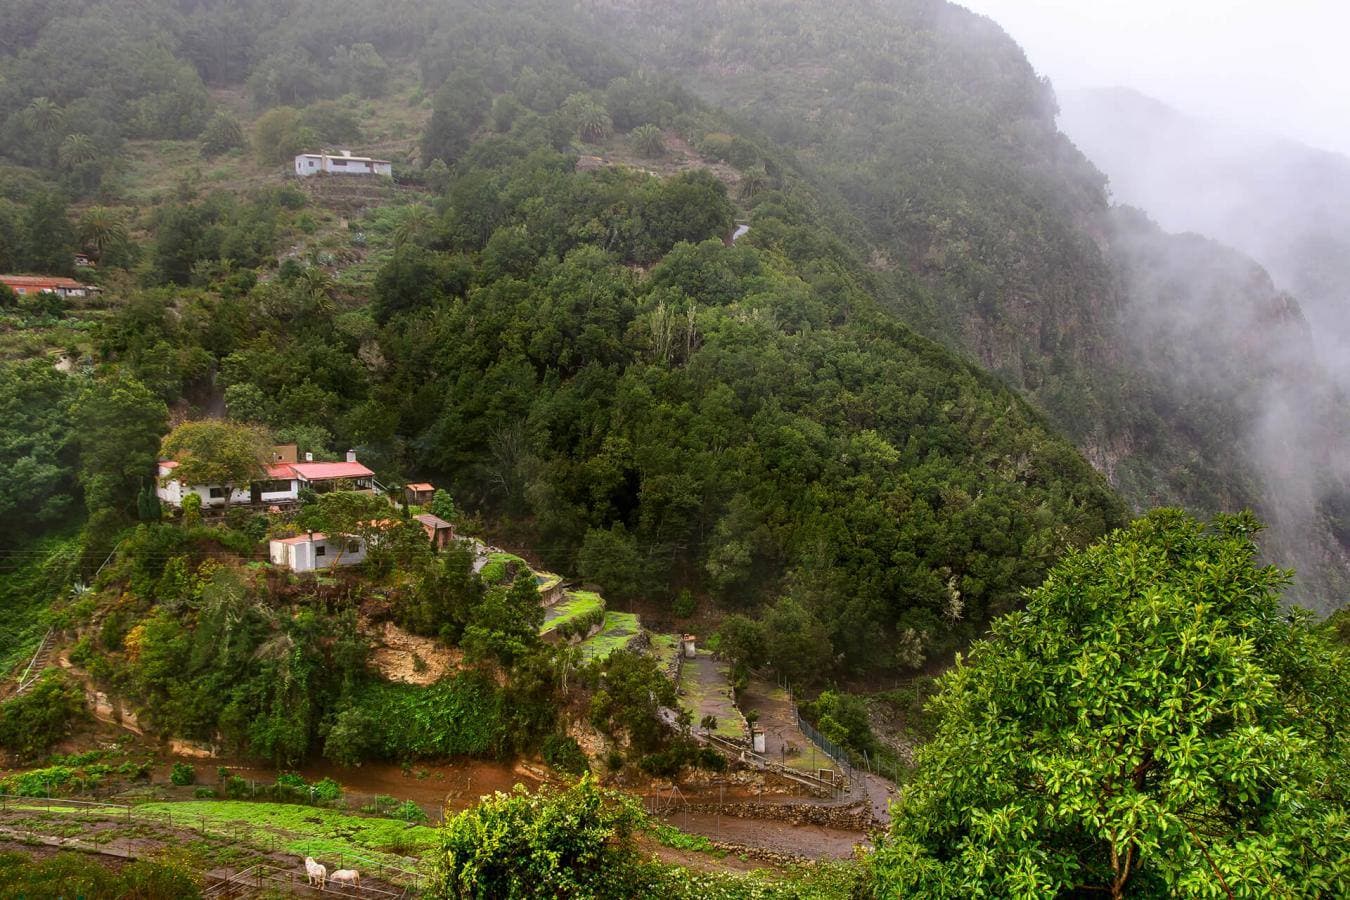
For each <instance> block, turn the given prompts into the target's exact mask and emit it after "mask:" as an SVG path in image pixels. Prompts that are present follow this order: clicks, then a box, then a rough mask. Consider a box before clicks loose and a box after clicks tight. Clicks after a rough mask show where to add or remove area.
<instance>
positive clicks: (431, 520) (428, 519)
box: [413, 513, 453, 531]
mask: <svg viewBox="0 0 1350 900" xmlns="http://www.w3.org/2000/svg"><path fill="white" fill-rule="evenodd" d="M413 518H414V519H416V520H417V521H419V522H421V523H422V524H423V525H426V526H427V527H429V528H435V529H436V530H437V531H440V530H441V529H442V528H451V527H453V526H451V524H450V523H449V522H447V521H445V520H444V519H442V518H441V517H440V516H433V515H432V514H431V513H422V514H421V515H419V516H413Z"/></svg>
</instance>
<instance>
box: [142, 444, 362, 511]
mask: <svg viewBox="0 0 1350 900" xmlns="http://www.w3.org/2000/svg"><path fill="white" fill-rule="evenodd" d="M276 451H277V452H275V453H274V454H273V457H274V460H276V459H279V460H280V461H274V462H273V463H272V464H271V465H269V466H268V467H267V478H266V479H264V480H259V481H254V482H252V483H251V484H248V485H246V486H241V485H229V484H222V485H213V484H194V485H184V484H183V483H182V482H180V481H179V480H178V479H177V478H175V477H174V474H173V473H174V470H175V469H177V468H178V463H177V462H176V461H175V460H172V459H166V460H160V463H159V487H158V488H157V489H156V491H155V492H156V493H157V494H158V495H159V499H160V502H161V503H167V504H168V505H169V506H175V507H181V506H182V505H183V498H184V497H185V496H186V495H188V494H196V495H197V496H199V497H201V498H202V507H203V508H208V509H209V508H213V507H222V506H236V505H243V504H252V505H254V506H260V505H261V506H265V505H268V504H285V503H295V502H297V501H298V500H299V499H300V492H301V491H302V490H306V489H308V490H312V491H315V492H317V493H324V492H326V491H331V490H334V489H336V488H339V487H342V488H350V489H351V490H356V491H368V492H371V493H379V490H378V488H376V486H375V473H374V472H372V471H371V470H370V469H367V468H366V467H365V466H363V465H361V464H360V463H359V462H357V461H356V451H355V450H348V451H347V460H346V462H314V461H313V459H312V457H311V455H310V454H308V453H307V454H305V457H306V458H305V461H304V462H296V461H295V450H294V445H284V446H281V447H277V448H276ZM287 457H289V460H288V459H287Z"/></svg>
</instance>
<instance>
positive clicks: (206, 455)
mask: <svg viewBox="0 0 1350 900" xmlns="http://www.w3.org/2000/svg"><path fill="white" fill-rule="evenodd" d="M271 448H272V436H271V434H270V433H269V432H268V431H267V429H265V428H262V427H260V426H257V425H242V424H239V423H237V422H222V421H219V420H214V419H207V420H203V421H200V422H184V423H183V424H181V425H179V426H178V427H177V428H175V429H174V430H173V431H171V432H169V433H168V435H166V436H165V438H164V443H163V445H162V446H161V448H160V450H161V452H162V453H163V454H164V456H165V457H166V458H168V459H173V460H177V462H178V468H177V469H176V470H175V471H174V477H176V478H177V479H178V480H179V481H181V482H182V483H183V484H217V485H245V484H248V483H249V482H250V481H254V480H256V479H259V478H262V477H263V475H265V474H266V473H267V461H268V458H269V455H270V451H271Z"/></svg>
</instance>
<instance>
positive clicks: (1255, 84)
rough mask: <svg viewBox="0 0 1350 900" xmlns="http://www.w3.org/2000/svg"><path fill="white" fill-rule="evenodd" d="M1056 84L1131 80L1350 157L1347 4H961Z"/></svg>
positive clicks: (1108, 0)
mask: <svg viewBox="0 0 1350 900" xmlns="http://www.w3.org/2000/svg"><path fill="white" fill-rule="evenodd" d="M955 2H957V3H960V4H961V5H962V6H966V7H968V8H970V9H972V10H975V11H976V12H979V13H983V14H984V15H987V16H989V17H990V18H992V19H994V20H995V21H996V22H998V23H999V24H1000V25H1002V26H1003V28H1004V29H1005V30H1006V31H1007V32H1008V33H1009V34H1011V35H1012V36H1013V38H1014V39H1015V40H1016V41H1017V42H1018V43H1019V44H1021V45H1022V49H1023V50H1025V51H1026V54H1027V58H1028V59H1030V60H1031V64H1032V65H1033V66H1035V67H1036V70H1037V71H1039V72H1040V73H1041V74H1043V75H1048V76H1050V79H1051V80H1052V81H1053V82H1054V83H1055V86H1056V88H1059V89H1066V88H1074V87H1098V86H1105V85H1123V86H1126V87H1132V88H1135V89H1137V90H1139V91H1142V92H1143V93H1145V94H1149V95H1151V96H1154V97H1157V98H1158V99H1160V100H1163V101H1165V102H1167V103H1168V104H1170V105H1172V106H1175V107H1177V108H1178V109H1181V110H1183V111H1185V112H1190V113H1196V114H1200V115H1203V116H1206V117H1209V118H1212V119H1217V120H1221V121H1224V122H1228V123H1231V124H1233V125H1236V126H1239V127H1245V128H1251V129H1256V130H1261V131H1271V132H1276V133H1280V134H1285V135H1287V136H1289V137H1292V138H1295V139H1296V140H1300V141H1303V142H1304V143H1309V144H1312V145H1314V146H1319V147H1323V148H1325V149H1328V150H1337V151H1339V152H1341V153H1345V154H1348V155H1350V48H1347V38H1350V2H1347V0H1277V2H1271V0H955Z"/></svg>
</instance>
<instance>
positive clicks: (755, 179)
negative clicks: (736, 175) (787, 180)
mask: <svg viewBox="0 0 1350 900" xmlns="http://www.w3.org/2000/svg"><path fill="white" fill-rule="evenodd" d="M768 186H769V173H768V172H767V171H765V169H764V167H763V166H751V167H750V168H748V169H746V170H745V171H744V172H742V173H741V187H740V192H741V199H742V200H749V199H750V198H751V197H753V196H755V195H756V194H758V193H759V192H760V191H762V190H764V189H765V188H766V187H768Z"/></svg>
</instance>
